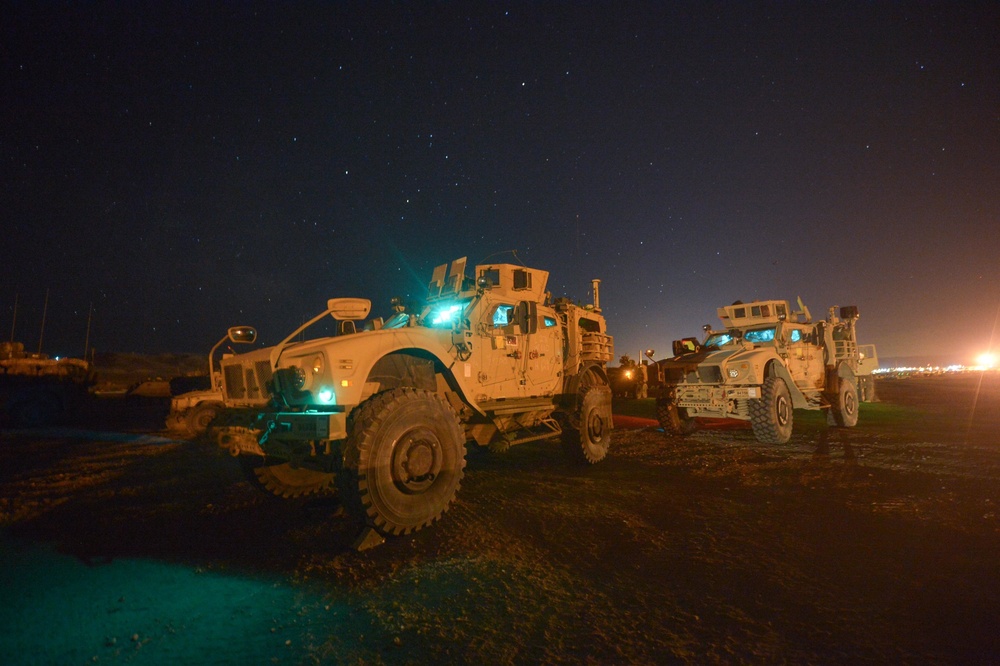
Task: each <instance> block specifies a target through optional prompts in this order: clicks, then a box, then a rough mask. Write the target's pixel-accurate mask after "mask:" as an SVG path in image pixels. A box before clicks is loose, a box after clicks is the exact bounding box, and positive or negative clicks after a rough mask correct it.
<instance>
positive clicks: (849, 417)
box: [826, 378, 858, 428]
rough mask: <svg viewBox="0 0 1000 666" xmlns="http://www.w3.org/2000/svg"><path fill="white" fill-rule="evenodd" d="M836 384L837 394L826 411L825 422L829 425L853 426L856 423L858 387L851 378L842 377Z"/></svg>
mask: <svg viewBox="0 0 1000 666" xmlns="http://www.w3.org/2000/svg"><path fill="white" fill-rule="evenodd" d="M837 384H838V386H837V395H836V397H835V398H834V400H833V401H832V402H833V404H832V405H831V406H830V410H829V411H828V412H827V413H826V422H827V424H828V425H831V426H837V427H840V428H853V427H854V426H856V425H857V424H858V388H857V386H855V384H854V380H853V379H847V378H843V379H840V381H838V382H837Z"/></svg>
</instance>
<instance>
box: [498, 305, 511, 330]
mask: <svg viewBox="0 0 1000 666" xmlns="http://www.w3.org/2000/svg"><path fill="white" fill-rule="evenodd" d="M513 318H514V306H513V305H500V306H498V307H497V309H496V310H494V311H493V327H494V328H502V327H504V326H510V324H511V321H512V320H513Z"/></svg>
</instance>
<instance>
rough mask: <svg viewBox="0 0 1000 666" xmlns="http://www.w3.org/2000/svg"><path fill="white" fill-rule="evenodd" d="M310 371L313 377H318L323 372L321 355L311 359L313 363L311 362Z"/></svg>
mask: <svg viewBox="0 0 1000 666" xmlns="http://www.w3.org/2000/svg"><path fill="white" fill-rule="evenodd" d="M312 371H313V374H314V375H318V374H319V373H321V372H323V355H322V354H319V355H317V356H316V358H314V359H313V362H312Z"/></svg>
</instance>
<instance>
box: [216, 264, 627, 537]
mask: <svg viewBox="0 0 1000 666" xmlns="http://www.w3.org/2000/svg"><path fill="white" fill-rule="evenodd" d="M447 268H448V266H447V264H445V265H441V266H438V267H437V268H436V269H435V270H434V273H433V276H432V277H431V280H430V284H429V293H428V298H427V299H426V305H425V306H424V307H423V308H422V309H421V310H420V311H419V312H407V311H405V310H402V311H397V312H395V314H393V315H392V316H391V317H389V318H388V319H387V320H384V321H383V320H382V319H379V318H376V319H370V320H369V319H368V316H369V312H370V307H371V304H370V301H368V300H365V299H358V298H337V299H332V300H330V301H329V302H328V304H327V309H326V310H325V311H323V312H322V313H320V314H319V315H317V316H316V317H314V318H313V319H312V320H310V321H308V322H306V323H305V324H303V325H302V326H301V327H300V328H299V329H297V330H295V331H294V332H292V333H291V334H290V335H289V336H288V337H287V338H285V339H284V340H283V341H282V342H281V343H280V344H278V345H276V346H274V347H271V348H267V349H261V350H255V351H252V352H249V353H246V354H240V355H238V356H233V357H231V358H228V359H223V361H222V387H223V392H224V396H225V404H226V407H227V408H251V409H252V410H254V412H253V416H252V418H250V419H249V420H248V421H247V422H246V423H244V424H243V425H241V426H233V427H228V428H225V429H223V430H222V431H221V433H220V436H219V444H220V445H221V446H222V447H224V448H225V449H227V450H229V451H230V452H231V453H232V454H233V455H239V456H240V458H241V460H245V461H247V463H246V466H247V467H250V468H251V471H252V473H253V477H255V478H256V481H257V482H259V484H260V485H262V486H264V487H266V488H267V489H268V490H269V491H270V492H273V493H274V494H277V495H280V496H285V497H291V496H297V495H302V494H306V493H312V492H317V491H323V490H328V489H331V488H332V487H333V485H334V479H335V478H336V486H337V490H338V491H339V493H340V495H341V498H342V500H343V503H344V505H345V506H346V507H347V508H348V509H349V510H350V511H351V512H352V514H353V515H354V516H355V517H357V518H358V519H360V521H361V522H362V523H363V524H364V525H366V526H367V527H368V528H369V530H368V532H369V533H371V530H376V531H377V534H376V536H378V535H392V534H405V533H408V532H411V531H414V530H418V529H420V528H422V527H425V526H427V525H430V524H431V523H432V522H433V521H435V520H437V519H438V518H439V517H440V516H441V515H442V513H443V512H444V511H446V510H447V509H448V506H449V504H450V503H451V502H452V500H453V499H454V497H455V494H456V492H457V491H458V489H459V485H460V483H461V480H462V477H463V474H464V471H463V470H464V468H465V456H466V444H467V443H469V444H470V445H476V446H489V447H491V448H494V449H504V448H506V447H508V446H511V445H514V444H519V443H522V442H530V441H535V440H541V439H550V438H558V439H561V440H562V443H563V445H564V447H565V448H566V449H567V450H568V452H569V453H570V454H571V455H572V456H573V457H575V458H576V459H578V460H580V461H583V462H586V463H596V462H598V461H600V460H602V459H603V458H604V457H605V455H606V454H607V451H608V446H609V444H610V441H611V428H612V421H611V390H610V388H609V383H608V378H607V373H606V370H605V365H606V363H607V362H608V361H609V360H611V358H612V357H613V342H612V338H611V336H609V335H608V334H607V331H606V327H605V320H604V317H603V316H602V315H601V309H600V301H599V294H598V283H599V280H595V281H594V303H593V304H592V305H586V306H580V305H576V304H573V303H571V302H570V301H569V300H568V299H563V298H559V299H555V300H554V301H553V300H550V297H549V294H548V293H547V292H546V282H547V280H548V273H547V272H546V271H542V270H538V269H533V268H526V267H524V266H518V265H513V264H484V265H480V266H476V267H475V273H474V277H472V278H468V277H466V274H465V272H466V260H465V259H464V258H462V259H458V260H456V261H454V262H452V263H451V270H450V271H449V270H447ZM396 309H397V310H401V308H398V307H397V308H396ZM331 316H332V317H333V319H334V320H336V329H337V330H336V335H334V336H330V337H322V338H318V339H311V340H309V339H307V340H304V341H299V336H300V334H301V333H303V332H304V331H306V329H308V328H309V327H310V326H312V325H313V324H315V323H317V322H319V321H320V320H324V319H326V318H327V317H331ZM253 477H252V479H253Z"/></svg>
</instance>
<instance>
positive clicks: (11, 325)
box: [10, 292, 17, 344]
mask: <svg viewBox="0 0 1000 666" xmlns="http://www.w3.org/2000/svg"><path fill="white" fill-rule="evenodd" d="M16 325H17V292H14V321H12V322H11V324H10V342H11V344H13V343H14V327H15V326H16Z"/></svg>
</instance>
